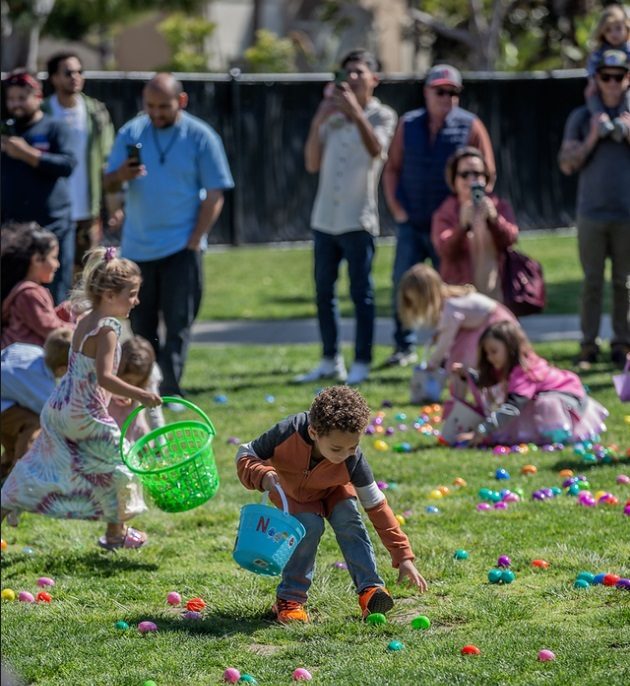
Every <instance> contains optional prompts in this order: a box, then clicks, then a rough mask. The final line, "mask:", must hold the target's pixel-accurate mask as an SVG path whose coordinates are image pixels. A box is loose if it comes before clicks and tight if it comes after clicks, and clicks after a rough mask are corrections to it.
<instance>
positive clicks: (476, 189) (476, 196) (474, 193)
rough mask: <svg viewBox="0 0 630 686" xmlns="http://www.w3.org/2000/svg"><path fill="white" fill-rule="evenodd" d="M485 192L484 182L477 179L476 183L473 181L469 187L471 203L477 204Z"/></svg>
mask: <svg viewBox="0 0 630 686" xmlns="http://www.w3.org/2000/svg"><path fill="white" fill-rule="evenodd" d="M485 194H486V187H485V184H483V183H479V182H478V181H477V182H476V183H473V184H472V185H471V187H470V195H471V197H472V201H473V205H478V204H479V203H480V202H481V201H482V200H483V197H484V196H485Z"/></svg>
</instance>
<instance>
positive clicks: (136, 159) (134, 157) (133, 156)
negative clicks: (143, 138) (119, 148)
mask: <svg viewBox="0 0 630 686" xmlns="http://www.w3.org/2000/svg"><path fill="white" fill-rule="evenodd" d="M141 149H142V143H136V144H134V145H128V146H127V159H128V160H131V164H133V165H134V166H138V165H139V164H140V150H141Z"/></svg>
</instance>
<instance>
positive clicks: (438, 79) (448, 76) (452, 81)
mask: <svg viewBox="0 0 630 686" xmlns="http://www.w3.org/2000/svg"><path fill="white" fill-rule="evenodd" d="M424 83H425V86H454V87H455V88H461V87H462V75H461V74H460V73H459V70H457V69H455V67H451V65H450V64H435V65H434V66H432V67H431V69H429V71H428V72H427V77H426V79H425V81H424Z"/></svg>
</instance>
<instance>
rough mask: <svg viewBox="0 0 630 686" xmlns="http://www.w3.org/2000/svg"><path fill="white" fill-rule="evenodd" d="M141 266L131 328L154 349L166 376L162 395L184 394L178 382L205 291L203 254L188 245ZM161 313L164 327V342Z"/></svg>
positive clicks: (131, 316)
mask: <svg viewBox="0 0 630 686" xmlns="http://www.w3.org/2000/svg"><path fill="white" fill-rule="evenodd" d="M138 266H139V267H140V271H141V272H142V286H141V287H140V294H139V297H140V304H139V305H138V306H137V307H135V308H134V309H133V310H131V315H130V319H131V328H132V330H133V332H134V334H138V335H139V336H144V338H146V339H147V340H148V341H149V342H150V343H151V345H152V346H153V349H154V350H155V356H156V358H157V362H158V364H159V365H160V369H161V370H162V376H163V377H164V380H163V382H162V386H161V389H160V391H161V393H162V395H183V393H182V390H181V388H180V385H179V382H180V380H181V378H182V374H183V373H184V365H185V363H186V356H187V353H188V345H189V343H190V329H191V327H192V324H193V322H194V321H195V317H196V316H197V313H198V312H199V306H200V305H201V295H202V292H203V272H202V265H201V253H200V252H197V251H194V250H188V249H187V248H186V249H184V250H180V251H179V252H177V253H175V254H174V255H169V256H168V257H163V258H161V259H159V260H150V261H148V262H138ZM160 314H161V315H162V318H163V320H164V328H165V337H164V341H163V342H162V343H161V342H160V339H159V333H158V324H159V318H160Z"/></svg>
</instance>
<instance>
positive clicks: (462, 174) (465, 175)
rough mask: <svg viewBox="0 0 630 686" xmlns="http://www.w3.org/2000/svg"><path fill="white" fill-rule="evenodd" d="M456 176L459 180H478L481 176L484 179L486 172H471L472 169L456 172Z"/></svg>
mask: <svg viewBox="0 0 630 686" xmlns="http://www.w3.org/2000/svg"><path fill="white" fill-rule="evenodd" d="M457 176H459V178H460V179H478V178H479V177H481V176H482V177H483V178H484V179H485V178H486V172H482V171H473V170H472V169H470V170H466V171H463V172H457Z"/></svg>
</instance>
